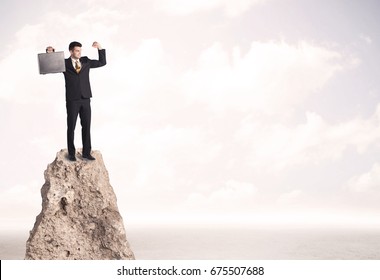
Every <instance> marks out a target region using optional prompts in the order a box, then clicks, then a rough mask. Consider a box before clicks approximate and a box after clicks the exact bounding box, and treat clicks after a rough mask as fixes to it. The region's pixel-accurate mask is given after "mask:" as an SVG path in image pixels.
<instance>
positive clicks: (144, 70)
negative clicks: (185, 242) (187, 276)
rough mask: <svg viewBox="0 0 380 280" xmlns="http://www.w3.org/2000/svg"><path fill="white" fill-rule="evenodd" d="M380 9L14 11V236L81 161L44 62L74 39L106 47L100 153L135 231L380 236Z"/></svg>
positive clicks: (9, 36) (7, 31) (9, 223)
mask: <svg viewBox="0 0 380 280" xmlns="http://www.w3.org/2000/svg"><path fill="white" fill-rule="evenodd" d="M379 5H380V4H379V3H378V1H371V0H365V1H351V0H345V1H343V0H337V1H327V0H321V1H316V0H305V1H301V0H236V1H227V0H209V1H201V0H193V1H185V0H176V1H175V0H143V1H137V0H136V1H135V0H131V1H118V0H117V1H103V0H77V1H71V0H68V1H64V2H60V3H59V4H58V3H57V2H56V1H49V0H45V1H39V0H37V1H33V3H32V1H29V2H27V3H25V2H24V1H23V2H22V3H21V1H9V0H5V1H1V4H0V6H1V10H2V11H7V13H4V14H3V16H2V17H1V19H0V23H1V26H2V29H1V42H2V46H3V47H2V53H0V129H1V137H0V147H1V148H0V149H1V161H0V167H1V168H0V169H1V175H0V176H1V180H0V221H1V222H0V223H1V227H2V228H9V227H24V228H31V227H32V225H33V223H34V220H35V217H36V216H37V215H38V214H39V212H40V210H41V196H40V189H41V187H42V185H43V183H44V177H43V172H44V170H45V169H46V167H47V165H48V164H49V163H51V162H52V161H53V160H54V158H55V156H56V153H57V152H58V151H59V150H61V149H63V148H66V111H65V85H64V78H63V75H62V74H48V75H39V73H38V65H37V54H38V53H41V52H44V50H45V47H46V46H48V45H52V46H54V48H55V49H56V51H64V52H65V57H68V56H69V52H68V44H69V43H70V42H71V41H74V40H75V41H79V42H81V43H82V44H83V47H82V55H84V56H88V57H90V58H93V59H97V52H96V50H95V49H94V48H91V45H92V42H93V41H98V42H99V43H100V44H101V45H102V47H103V48H105V49H106V53H107V65H106V66H104V67H102V68H97V69H93V70H91V73H90V79H91V86H92V92H93V98H92V101H91V102H92V128H91V129H92V131H91V134H92V146H93V149H94V150H99V151H100V152H101V153H102V155H103V159H104V161H105V165H106V168H107V170H108V172H109V174H110V180H111V185H112V186H113V188H114V190H115V193H116V195H117V197H118V206H119V209H120V212H121V214H122V216H123V218H124V221H125V223H126V224H141V225H149V224H153V223H154V224H178V225H189V224H195V225H196V224H222V225H225V226H228V225H234V224H243V225H251V224H252V225H254V224H268V225H270V224H275V225H278V224H281V225H294V224H297V225H301V226H308V225H324V226H326V225H327V226H331V225H351V226H356V227H361V226H363V227H367V226H369V227H374V226H376V227H378V226H380V203H379V200H380V159H379V158H380V145H379V143H380V141H379V140H380V127H379V125H380V91H379V90H380V87H379V82H378V81H379V78H378V77H379V74H380V68H379V62H380V54H379V43H380V33H379V26H380V19H379V17H378V12H379V8H380V7H379ZM75 143H76V146H77V147H78V148H80V147H81V135H80V123H79V122H78V124H77V129H76V139H75Z"/></svg>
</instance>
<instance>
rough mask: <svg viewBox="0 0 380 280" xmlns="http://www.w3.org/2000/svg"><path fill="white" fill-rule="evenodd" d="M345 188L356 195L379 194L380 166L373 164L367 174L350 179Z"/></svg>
mask: <svg viewBox="0 0 380 280" xmlns="http://www.w3.org/2000/svg"><path fill="white" fill-rule="evenodd" d="M347 188H348V189H349V190H351V191H353V192H356V193H366V192H379V191H380V164H379V163H375V164H374V165H373V166H372V168H371V169H370V170H369V171H368V172H366V173H363V174H361V175H356V176H353V177H352V178H350V179H349V180H348V183H347Z"/></svg>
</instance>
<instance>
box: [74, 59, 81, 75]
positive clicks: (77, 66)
mask: <svg viewBox="0 0 380 280" xmlns="http://www.w3.org/2000/svg"><path fill="white" fill-rule="evenodd" d="M75 70H76V71H77V73H79V72H80V65H79V62H78V60H77V61H75Z"/></svg>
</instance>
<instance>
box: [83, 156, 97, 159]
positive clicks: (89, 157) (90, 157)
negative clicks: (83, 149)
mask: <svg viewBox="0 0 380 280" xmlns="http://www.w3.org/2000/svg"><path fill="white" fill-rule="evenodd" d="M82 157H83V158H86V159H89V160H95V158H94V157H93V156H92V155H82Z"/></svg>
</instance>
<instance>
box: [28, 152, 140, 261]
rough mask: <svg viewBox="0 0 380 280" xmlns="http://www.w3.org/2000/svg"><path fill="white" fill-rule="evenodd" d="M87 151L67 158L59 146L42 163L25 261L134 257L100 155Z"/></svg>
mask: <svg viewBox="0 0 380 280" xmlns="http://www.w3.org/2000/svg"><path fill="white" fill-rule="evenodd" d="M92 155H93V156H94V157H95V158H96V160H94V161H89V160H85V159H82V158H81V157H80V156H77V161H75V162H73V161H69V160H68V159H67V150H65V149H63V150H61V151H59V152H58V153H57V157H56V158H55V160H54V161H53V162H52V163H50V164H49V165H48V167H47V169H46V171H45V184H44V185H43V186H42V189H41V196H42V210H41V213H40V214H39V215H38V216H37V218H36V222H35V224H34V227H33V230H32V231H31V232H30V237H29V239H28V241H27V244H26V254H25V259H71V260H73V259H77V260H80V259H82V260H91V259H99V260H100V259H134V255H133V252H132V251H131V249H130V247H129V244H128V241H127V239H126V234H125V229H124V225H123V220H122V217H121V215H120V213H119V210H118V207H117V200H116V195H115V193H114V191H113V188H112V186H111V184H110V182H109V176H108V172H107V170H106V168H105V166H104V162H103V158H102V155H101V153H100V152H99V151H93V152H92Z"/></svg>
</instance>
